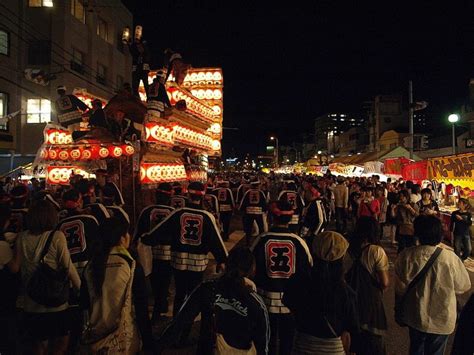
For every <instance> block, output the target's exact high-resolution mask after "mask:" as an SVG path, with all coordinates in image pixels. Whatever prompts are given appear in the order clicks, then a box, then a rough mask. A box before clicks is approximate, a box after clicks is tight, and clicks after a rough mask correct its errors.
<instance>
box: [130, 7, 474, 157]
mask: <svg viewBox="0 0 474 355" xmlns="http://www.w3.org/2000/svg"><path fill="white" fill-rule="evenodd" d="M123 2H124V3H125V5H127V6H128V8H129V9H130V10H131V11H132V13H133V14H134V17H135V24H142V25H143V27H144V39H146V40H147V41H148V43H149V45H150V47H151V49H152V52H153V64H154V66H160V65H162V63H163V56H162V53H163V50H164V49H165V48H168V47H169V48H172V49H174V50H176V51H178V52H180V53H182V55H183V58H184V60H185V61H187V62H189V63H191V64H192V65H193V66H194V67H200V66H219V67H222V68H223V70H224V104H225V107H224V127H235V128H239V130H225V131H224V141H223V147H224V155H225V156H228V155H229V154H230V152H231V148H235V150H236V152H237V153H238V154H240V155H241V154H245V153H247V152H248V153H252V154H253V153H257V151H258V150H259V149H263V148H264V146H265V145H266V143H267V142H269V140H268V138H269V137H270V135H271V134H277V135H278V137H279V139H280V144H289V143H291V142H293V141H301V139H302V134H304V133H313V128H312V127H313V120H314V118H315V117H317V116H318V115H320V114H324V113H328V112H348V113H355V114H357V113H358V112H359V111H360V109H361V106H362V103H363V101H366V100H370V99H371V98H373V96H374V95H377V94H399V93H402V94H404V95H406V91H407V87H408V83H407V82H408V79H409V78H412V80H413V81H414V92H415V100H426V101H428V102H429V103H430V106H429V112H430V115H431V117H432V118H431V119H432V120H433V125H438V124H440V121H442V120H444V118H445V117H444V114H445V113H447V112H449V111H450V110H455V109H458V108H459V107H460V105H461V104H462V103H464V102H465V101H466V100H467V98H468V83H469V78H470V77H471V75H472V76H473V77H474V17H473V15H472V14H473V6H472V5H469V3H471V2H470V1H462V2H461V1H459V2H456V1H454V2H449V3H448V2H444V6H440V5H433V2H432V1H416V2H415V1H412V2H411V4H410V5H409V6H402V5H401V4H402V2H392V1H383V2H381V1H378V2H375V1H335V0H333V1H318V0H314V1H288V2H285V3H284V5H281V6H279V5H276V3H277V2H267V1H258V0H257V1H255V0H254V1H231V0H226V1H224V0H221V1H217V0H209V1H182V0H124V1H123ZM362 3H368V4H362ZM413 3H416V5H414V4H413ZM453 3H455V4H458V5H453Z"/></svg>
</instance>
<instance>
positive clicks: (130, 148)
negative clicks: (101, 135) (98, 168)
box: [121, 144, 135, 157]
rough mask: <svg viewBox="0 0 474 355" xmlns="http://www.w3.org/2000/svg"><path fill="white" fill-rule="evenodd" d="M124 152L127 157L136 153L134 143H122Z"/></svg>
mask: <svg viewBox="0 0 474 355" xmlns="http://www.w3.org/2000/svg"><path fill="white" fill-rule="evenodd" d="M121 148H122V152H123V154H124V155H126V156H127V157H129V156H131V155H133V154H134V153H135V148H133V145H130V144H124V145H122V147H121Z"/></svg>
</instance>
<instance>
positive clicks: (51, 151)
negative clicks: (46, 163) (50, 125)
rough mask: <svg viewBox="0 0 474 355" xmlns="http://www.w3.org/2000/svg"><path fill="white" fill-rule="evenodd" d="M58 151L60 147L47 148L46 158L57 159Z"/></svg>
mask: <svg viewBox="0 0 474 355" xmlns="http://www.w3.org/2000/svg"><path fill="white" fill-rule="evenodd" d="M59 152H60V149H57V148H49V151H48V159H49V160H57V159H59Z"/></svg>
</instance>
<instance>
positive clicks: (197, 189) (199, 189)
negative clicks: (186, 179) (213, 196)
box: [188, 181, 206, 195]
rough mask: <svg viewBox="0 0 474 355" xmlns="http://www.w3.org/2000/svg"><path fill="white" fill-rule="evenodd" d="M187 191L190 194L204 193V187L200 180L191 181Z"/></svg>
mask: <svg viewBox="0 0 474 355" xmlns="http://www.w3.org/2000/svg"><path fill="white" fill-rule="evenodd" d="M188 192H189V193H190V194H191V195H205V194H206V187H205V186H204V184H203V183H202V182H199V181H193V182H192V183H190V184H189V185H188Z"/></svg>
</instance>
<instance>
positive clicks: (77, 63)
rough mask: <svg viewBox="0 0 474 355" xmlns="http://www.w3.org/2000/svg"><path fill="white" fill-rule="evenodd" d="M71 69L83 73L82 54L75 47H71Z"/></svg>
mask: <svg viewBox="0 0 474 355" xmlns="http://www.w3.org/2000/svg"><path fill="white" fill-rule="evenodd" d="M71 69H72V70H74V71H75V72H78V73H79V74H84V54H83V53H82V52H81V51H79V50H77V49H76V48H73V49H72V58H71Z"/></svg>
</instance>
